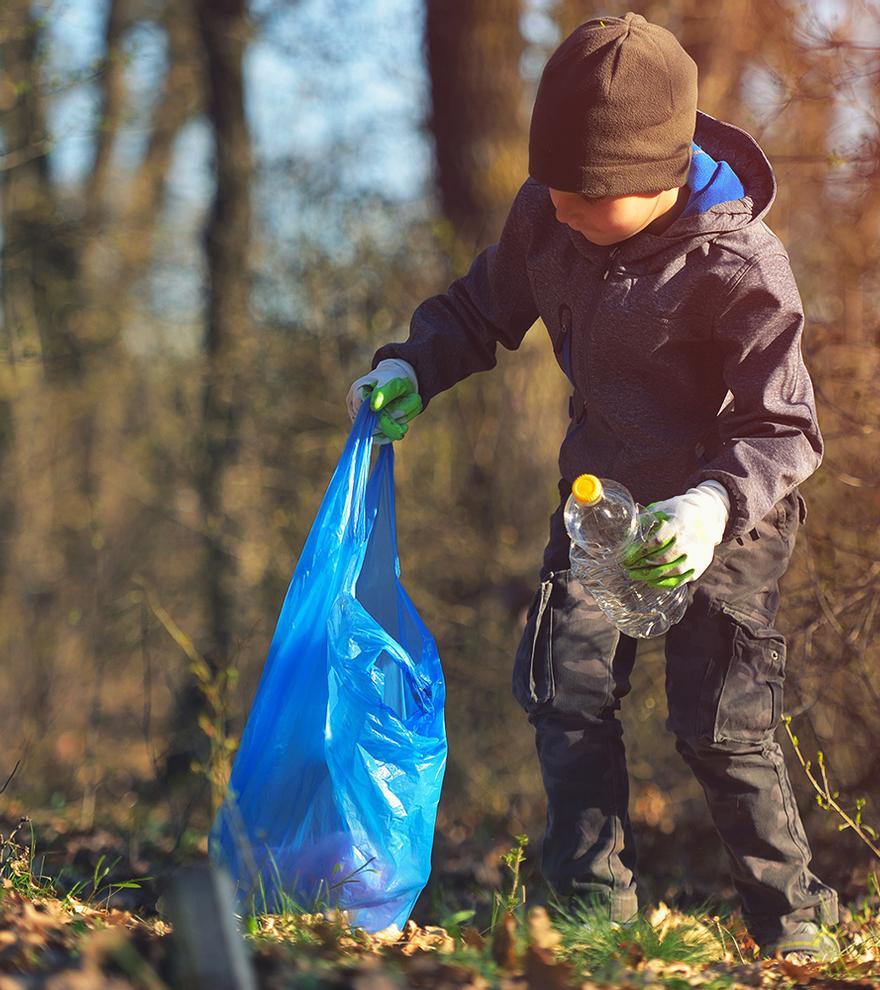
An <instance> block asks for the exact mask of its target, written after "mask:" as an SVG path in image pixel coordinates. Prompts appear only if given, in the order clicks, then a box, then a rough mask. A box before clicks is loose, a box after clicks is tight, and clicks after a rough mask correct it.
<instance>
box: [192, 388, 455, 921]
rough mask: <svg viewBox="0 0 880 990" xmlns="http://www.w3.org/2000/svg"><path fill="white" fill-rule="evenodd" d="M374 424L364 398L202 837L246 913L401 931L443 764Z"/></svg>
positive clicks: (439, 714) (431, 651) (421, 873)
mask: <svg viewBox="0 0 880 990" xmlns="http://www.w3.org/2000/svg"><path fill="white" fill-rule="evenodd" d="M375 420H376V415H375V414H374V413H372V412H371V411H370V410H369V407H368V404H367V403H364V404H363V406H362V407H361V411H360V413H359V414H358V417H357V419H356V420H355V423H354V426H353V427H352V431H351V435H350V436H349V439H348V442H347V443H346V445H345V449H344V450H343V452H342V457H341V458H340V460H339V464H338V465H337V467H336V470H335V472H334V474H333V477H332V479H331V481H330V485H329V487H328V489H327V493H326V494H325V496H324V500H323V502H322V503H321V508H320V509H319V511H318V515H317V518H316V519H315V522H314V524H313V525H312V530H311V532H310V533H309V536H308V539H307V540H306V544H305V547H304V548H303V551H302V554H301V555H300V558H299V561H298V563H297V566H296V570H295V572H294V575H293V577H292V579H291V581H290V586H289V588H288V590H287V595H286V597H285V599H284V605H283V607H282V609H281V615H280V616H279V618H278V624H277V626H276V629H275V635H274V637H273V638H272V643H271V646H270V648H269V655H268V658H267V660H266V664H265V667H264V670H263V675H262V678H261V680H260V685H259V688H258V689H257V694H256V697H255V699H254V703H253V706H252V708H251V712H250V715H249V717H248V721H247V725H246V726H245V729H244V733H243V736H242V740H241V745H240V747H239V750H238V754H237V755H236V758H235V764H234V766H233V768H232V776H231V779H230V786H229V793H228V796H227V799H226V801H225V803H224V804H223V806H222V807H221V809H220V811H219V812H218V814H217V818H216V820H215V822H214V826H213V828H212V830H211V836H210V843H209V848H210V853H211V856H212V857H213V858H214V859H215V860H218V861H220V862H222V863H223V864H224V865H225V866H226V867H227V869H228V870H229V871H230V872H231V874H232V878H233V881H234V882H235V884H236V889H237V898H238V903H239V907H240V908H241V909H242V910H251V909H253V910H256V911H259V912H264V911H265V912H280V911H283V910H289V909H301V910H310V909H314V908H315V907H323V906H332V907H338V908H341V909H343V910H345V911H346V912H348V917H349V920H350V922H351V924H353V925H358V926H361V927H363V928H365V929H366V930H367V931H371V932H373V931H379V930H380V929H382V928H386V927H388V926H389V925H391V924H396V925H398V926H399V927H401V928H402V927H403V925H404V924H405V922H406V920H407V918H408V917H409V914H410V911H411V910H412V906H413V904H414V902H415V900H416V898H417V897H418V895H419V893H420V892H421V890H422V888H423V887H424V886H425V884H426V883H427V880H428V875H429V873H430V868H431V847H432V844H433V838H434V822H435V818H436V813H437V802H438V800H439V798H440V788H441V785H442V782H443V774H444V770H445V768H446V731H445V726H444V722H443V705H444V701H445V697H446V689H445V684H444V681H443V673H442V670H441V667H440V658H439V656H438V655H437V647H436V644H435V643H434V639H433V637H432V636H431V634H430V632H429V631H428V629H427V627H426V626H425V625H424V623H423V622H422V620H421V619H420V618H419V616H418V614H417V612H416V610H415V607H414V606H413V604H412V602H411V601H410V600H409V598H408V597H407V594H406V592H405V591H404V590H403V586H402V585H401V583H400V565H399V562H398V558H397V542H396V538H395V519H394V454H393V450H392V444H386V445H384V446H382V447H380V449H379V455H378V457H377V459H376V464H375V467H374V469H373V471H372V473H370V471H369V467H370V452H371V448H372V445H373V442H372V432H373V428H374V424H375ZM368 475H369V478H368Z"/></svg>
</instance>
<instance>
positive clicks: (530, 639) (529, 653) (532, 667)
mask: <svg viewBox="0 0 880 990" xmlns="http://www.w3.org/2000/svg"><path fill="white" fill-rule="evenodd" d="M552 592H553V574H552V573H551V574H550V575H548V578H547V580H546V581H542V582H541V587H540V588H539V589H538V591H537V593H536V595H535V597H534V599H533V601H532V604H531V605H530V606H529V611H528V616H527V618H526V627H525V629H524V630H523V635H522V639H521V640H520V643H519V647H518V648H517V651H516V658H515V659H514V662H513V682H512V686H513V695H514V697H515V698H516V700H517V701H518V702H519V704H520V705H521V707H522V708H524V709H525V711H527V712H530V711H534V709H535V708H536V707H538V706H539V705H543V704H546V703H547V702H548V701H550V700H551V699H552V697H553V693H554V683H553V661H552V653H551V639H552V636H553V628H552V627H553V610H552V609H551V608H550V596H551V594H552Z"/></svg>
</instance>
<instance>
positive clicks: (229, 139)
mask: <svg viewBox="0 0 880 990" xmlns="http://www.w3.org/2000/svg"><path fill="white" fill-rule="evenodd" d="M195 12H196V18H197V22H198V28H199V36H200V39H201V45H202V50H203V54H204V59H205V70H206V83H207V86H206V111H207V116H208V120H209V121H210V124H211V128H212V131H213V135H214V163H215V164H214V171H215V191H214V201H213V206H212V209H211V213H210V216H209V218H208V221H207V225H206V227H205V232H204V243H205V254H206V258H207V292H208V295H207V306H206V313H205V337H204V352H205V358H204V361H205V363H204V369H205V370H204V380H203V389H202V438H201V439H202V444H203V446H202V449H201V450H200V451H199V457H198V469H197V477H196V486H197V490H198V496H199V501H200V506H201V514H202V519H203V523H204V539H203V552H204V556H203V560H202V572H201V579H200V586H201V588H202V589H203V591H204V593H205V595H206V597H207V621H208V631H207V644H206V647H205V649H204V650H203V651H202V652H203V655H204V656H205V659H206V660H207V662H208V665H209V667H210V668H211V676H212V677H214V678H218V679H223V678H225V675H226V672H227V671H228V669H229V668H230V667H231V665H232V661H233V650H234V626H235V584H236V578H237V557H236V543H237V540H238V538H239V533H238V526H237V522H236V518H235V515H234V513H233V511H232V502H233V501H234V493H232V492H231V481H232V469H233V467H234V465H235V463H236V460H237V458H238V453H239V446H240V433H241V428H242V416H243V411H244V407H245V403H246V402H247V397H248V386H247V382H248V377H249V372H248V369H249V366H250V363H251V361H252V357H251V355H252V353H253V343H254V342H253V329H252V325H251V316H250V303H249V296H250V286H251V278H250V251H251V198H250V195H251V194H250V187H251V178H252V171H253V165H252V160H251V144H250V134H249V132H248V127H247V121H246V119H245V109H244V81H243V77H242V60H243V57H244V52H245V48H246V45H247V41H248V35H249V27H248V20H247V12H246V4H245V0H196V2H195ZM203 688H204V685H199V684H198V683H195V682H191V683H190V684H189V686H188V688H187V690H186V691H185V692H184V695H183V697H182V698H181V702H180V704H179V705H178V710H177V714H176V719H175V725H174V726H173V729H174V732H175V739H174V740H173V742H172V747H171V751H170V754H169V759H170V761H171V763H172V766H171V769H172V770H174V769H177V770H179V771H182V772H183V773H184V774H185V775H188V773H189V771H190V769H191V764H192V762H193V759H194V758H195V759H196V760H197V761H199V762H201V763H202V764H203V765H204V764H205V763H206V740H205V739H204V736H203V733H202V732H201V729H200V728H199V722H200V720H201V716H202V714H203V713H204V711H205V706H206V704H207V698H206V697H205V693H204V690H203ZM212 769H213V770H214V771H216V769H217V768H212Z"/></svg>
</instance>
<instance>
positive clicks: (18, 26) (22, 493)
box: [0, 0, 87, 745]
mask: <svg viewBox="0 0 880 990" xmlns="http://www.w3.org/2000/svg"><path fill="white" fill-rule="evenodd" d="M40 30H41V29H40V27H39V25H38V23H37V21H36V20H35V18H34V16H33V13H32V10H31V5H30V4H29V3H28V2H27V0H10V2H8V3H5V4H4V5H3V6H2V9H0V100H2V104H3V110H4V113H3V115H2V118H0V121H2V127H3V134H4V139H5V145H6V154H5V156H4V159H3V167H2V171H0V194H2V224H3V251H2V273H0V274H2V302H3V322H4V328H5V333H6V341H7V365H6V367H5V368H4V375H3V386H4V388H3V399H4V401H3V403H2V412H3V414H4V416H5V419H6V421H5V423H4V424H3V427H2V429H0V444H2V445H3V447H2V450H0V459H2V468H3V483H4V486H8V487H6V492H5V495H4V501H5V502H6V503H7V511H8V516H7V524H8V525H10V526H11V524H12V520H13V519H15V518H16V517H17V518H18V519H21V518H23V515H24V509H25V508H26V510H27V514H28V525H27V527H17V531H18V532H20V533H22V534H24V539H23V540H19V541H18V547H17V548H16V549H15V550H14V549H13V541H12V540H11V539H5V540H4V541H3V544H2V547H3V554H4V563H3V564H2V565H0V569H6V568H8V567H14V568H15V569H16V571H17V572H20V573H21V575H22V580H21V581H20V583H19V585H18V590H17V594H18V595H19V596H20V597H21V616H22V618H21V622H20V624H17V626H16V634H17V636H18V637H19V639H18V645H19V648H21V649H24V650H26V651H27V654H28V655H29V656H31V657H32V662H31V663H30V664H29V665H28V667H27V670H26V675H25V680H24V681H23V682H22V684H21V690H22V695H23V698H24V704H25V705H26V707H27V709H28V710H29V712H30V713H31V714H32V715H33V721H32V723H31V726H30V731H31V732H32V733H33V736H34V737H35V738H40V737H41V736H42V735H43V733H44V732H45V729H46V726H47V725H48V724H49V722H50V721H51V717H52V713H51V699H50V687H51V684H52V679H53V676H54V669H55V653H56V636H57V629H56V627H55V625H54V624H53V623H52V622H47V621H46V616H47V613H48V614H52V613H53V612H54V611H55V610H56V609H58V608H59V606H60V605H61V604H62V602H63V600H64V586H63V577H64V575H65V573H67V572H69V566H70V565H71V564H72V563H73V562H74V561H76V560H77V559H78V558H79V551H80V543H79V540H78V538H77V536H78V526H77V523H76V521H75V520H74V519H73V513H72V512H71V511H70V510H69V508H68V506H67V505H65V500H64V497H63V494H64V493H65V492H66V491H67V489H68V481H67V478H66V477H65V474H66V472H67V470H68V468H69V467H71V465H72V461H73V460H74V459H75V458H76V453H78V452H79V451H81V444H80V442H79V438H78V437H77V436H76V432H75V428H74V422H75V417H72V416H71V415H70V411H71V405H72V403H73V401H74V397H75V395H76V393H77V390H78V388H79V386H80V384H81V378H82V373H83V368H84V361H85V358H84V349H83V347H82V343H81V340H80V338H79V335H78V333H77V332H76V330H75V324H76V319H77V314H78V312H79V311H80V299H79V286H78V283H77V265H76V257H75V253H74V251H73V247H72V242H71V229H70V227H69V225H65V224H64V222H63V221H62V220H61V218H60V216H59V211H58V203H57V198H56V195H55V190H54V188H53V186H52V182H51V178H50V174H49V166H48V157H47V155H48V150H49V136H48V129H47V124H46V107H45V101H44V98H43V91H42V81H41V69H42V58H41V51H40V42H41V36H40ZM25 394H27V396H28V401H27V402H25V403H24V404H23V403H22V399H21V397H22V396H23V395H25ZM13 441H15V443H14V445H13ZM74 452H76V453H74ZM71 454H73V456H71ZM80 466H81V460H79V461H78V463H77V467H80ZM76 475H77V482H76V483H77V487H80V486H81V485H83V484H85V485H87V479H86V477H85V476H84V474H83V473H82V471H80V470H77V471H76ZM77 508H79V506H77ZM7 532H8V534H9V535H10V536H11V533H12V530H11V529H10V530H8V531H7ZM4 535H6V534H4ZM22 549H25V550H26V553H25V554H24V555H23V556H22V557H21V559H19V560H17V561H16V560H12V559H10V558H11V557H14V556H15V555H16V550H17V551H18V552H19V553H20V551H21V550H22ZM25 745H27V742H25Z"/></svg>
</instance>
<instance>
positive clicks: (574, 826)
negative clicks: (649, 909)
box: [513, 561, 638, 921]
mask: <svg viewBox="0 0 880 990" xmlns="http://www.w3.org/2000/svg"><path fill="white" fill-rule="evenodd" d="M564 563H565V561H564ZM542 578H543V580H542V582H541V587H540V588H539V590H538V592H537V594H536V596H535V599H534V601H533V602H532V605H531V608H530V609H529V614H528V620H527V622H526V628H525V632H524V634H523V637H522V641H521V643H520V646H519V649H518V650H517V654H516V660H515V663H514V670H513V693H514V696H515V697H516V698H517V700H518V701H519V703H520V704H521V705H522V707H523V708H524V710H525V711H526V712H527V714H528V717H529V721H530V722H531V724H532V725H533V726H534V728H535V742H536V746H537V751H538V759H539V763H540V766H541V775H542V778H543V781H544V789H545V791H546V793H547V829H546V833H545V837H544V843H543V848H542V863H541V866H542V872H543V874H544V877H545V879H546V880H547V882H548V883H549V884H550V886H551V887H552V888H553V889H554V890H555V891H556V892H557V893H558V894H560V895H562V896H566V895H576V896H581V897H584V898H585V899H590V900H595V901H597V902H598V903H601V904H604V905H606V906H607V908H608V910H609V914H610V917H611V918H612V920H618V921H623V920H627V919H629V918H630V917H632V916H633V915H634V914H635V913H636V911H637V910H638V901H637V896H636V883H635V876H634V873H633V871H634V868H635V857H636V854H635V846H634V843H633V837H632V831H631V829H630V823H629V814H628V811H627V806H628V801H629V783H628V778H627V771H626V756H625V752H624V746H623V737H622V727H621V725H620V723H619V722H618V720H617V718H616V715H615V713H616V712H617V711H618V710H619V708H620V698H622V697H623V696H624V695H625V694H627V693H628V691H629V689H630V685H629V676H630V673H631V672H632V666H633V661H634V658H635V646H636V643H635V641H634V640H632V639H630V638H629V637H627V636H621V635H620V634H619V633H618V632H617V630H616V629H615V628H614V627H613V626H612V625H611V624H610V623H609V622H608V621H607V620H606V619H605V617H604V615H603V614H602V612H601V611H600V610H599V608H598V606H597V605H596V604H595V602H594V600H593V598H592V596H591V595H590V594H589V593H588V592H587V591H585V589H584V588H583V587H582V585H581V584H580V582H579V581H577V580H576V579H575V578H573V577H572V576H571V573H570V570H568V569H567V567H566V568H564V569H562V570H558V571H553V570H549V569H547V568H546V567H545V569H544V571H543V572H542Z"/></svg>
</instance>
